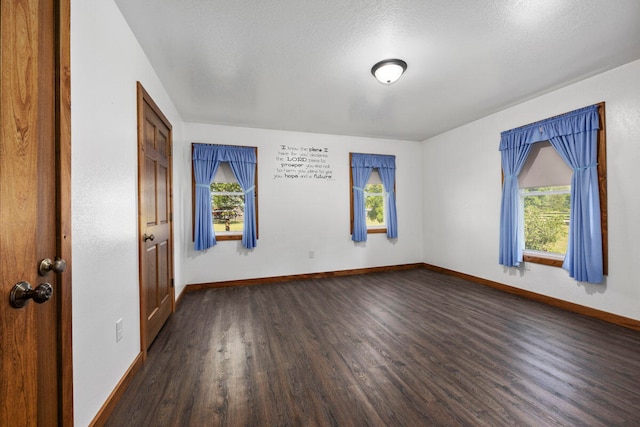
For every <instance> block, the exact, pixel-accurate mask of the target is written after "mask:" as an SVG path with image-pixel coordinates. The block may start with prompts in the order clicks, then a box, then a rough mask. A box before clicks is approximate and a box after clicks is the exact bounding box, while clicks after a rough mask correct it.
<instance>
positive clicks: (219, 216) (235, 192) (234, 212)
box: [211, 182, 244, 234]
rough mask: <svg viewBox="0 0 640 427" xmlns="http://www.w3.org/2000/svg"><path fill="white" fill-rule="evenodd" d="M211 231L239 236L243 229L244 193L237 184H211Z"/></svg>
mask: <svg viewBox="0 0 640 427" xmlns="http://www.w3.org/2000/svg"><path fill="white" fill-rule="evenodd" d="M211 202H212V203H211V207H212V214H213V230H214V232H215V233H216V234H225V233H231V234H241V233H242V230H243V228H244V192H243V191H242V188H241V187H240V184H238V183H237V182H214V183H212V184H211Z"/></svg>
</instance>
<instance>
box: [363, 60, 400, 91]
mask: <svg viewBox="0 0 640 427" xmlns="http://www.w3.org/2000/svg"><path fill="white" fill-rule="evenodd" d="M406 69H407V63H406V62H404V61H403V60H402V59H385V60H383V61H380V62H378V63H377V64H376V65H374V66H373V67H372V68H371V74H373V76H374V77H375V78H376V79H377V80H378V81H379V82H380V83H382V84H385V85H390V84H391V83H393V82H395V81H396V80H398V79H399V78H400V76H401V75H402V73H404V71H405V70H406Z"/></svg>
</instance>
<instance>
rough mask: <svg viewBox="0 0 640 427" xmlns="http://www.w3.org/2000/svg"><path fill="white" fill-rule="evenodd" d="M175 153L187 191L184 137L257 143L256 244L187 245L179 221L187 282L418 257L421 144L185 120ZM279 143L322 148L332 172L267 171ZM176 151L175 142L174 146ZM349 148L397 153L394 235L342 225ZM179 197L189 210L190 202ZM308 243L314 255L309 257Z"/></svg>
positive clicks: (187, 213)
mask: <svg viewBox="0 0 640 427" xmlns="http://www.w3.org/2000/svg"><path fill="white" fill-rule="evenodd" d="M184 132H185V133H184V141H185V144H184V146H183V147H182V161H178V160H177V157H178V153H176V161H175V162H174V167H175V168H176V173H180V174H182V176H181V177H180V180H181V181H182V182H183V184H184V186H183V188H181V189H180V190H179V191H180V192H181V193H183V194H189V195H190V194H191V187H190V186H191V160H190V154H191V144H190V143H191V142H202V143H216V144H229V145H248V146H256V147H258V186H259V231H260V236H259V239H258V246H257V248H255V249H253V250H252V251H246V250H244V249H243V248H242V246H241V244H240V242H239V241H222V242H218V244H217V245H216V246H214V247H213V248H210V249H208V250H206V251H195V250H193V242H192V241H191V234H192V231H191V230H192V228H191V227H192V224H191V221H185V222H184V223H183V224H182V227H183V229H182V234H183V235H184V236H188V238H185V239H184V240H183V242H182V244H183V247H182V248H181V251H183V252H184V253H185V254H186V257H187V258H186V259H185V260H184V268H183V271H184V276H183V277H182V278H181V281H182V282H184V283H188V284H193V283H207V282H217V281H225V280H236V279H247V278H261V277H270V276H281V275H293V274H302V273H313V272H325V271H336V270H348V269H356V268H365V267H374V266H384V265H397V264H407V263H414V262H422V247H421V244H422V242H421V240H420V238H419V236H420V235H421V227H422V225H421V220H420V216H421V212H420V201H419V197H420V194H421V191H422V189H421V179H420V174H421V167H420V154H421V144H420V143H416V142H407V141H396V140H383V139H373V138H355V137H347V136H333V135H322V134H313V133H300V132H286V131H274V130H264V129H249V128H238V127H229V126H215V125H203V124H194V123H185V128H184ZM281 144H284V145H290V146H294V147H307V148H308V147H312V146H313V147H316V148H327V149H328V154H329V156H330V157H329V158H330V164H331V167H332V170H333V172H334V176H335V179H333V180H302V179H274V174H275V172H276V167H277V163H278V162H277V161H276V155H277V151H278V149H279V147H280V145H281ZM176 151H178V148H177V147H176ZM349 152H364V153H375V154H393V155H395V156H396V167H397V174H396V187H397V200H396V203H397V211H398V224H399V226H398V228H399V238H398V239H397V240H389V239H387V237H386V235H384V234H373V235H372V234H370V235H369V236H368V240H367V242H366V244H355V243H354V242H352V241H351V236H350V231H349V191H350V189H349ZM186 202H187V203H183V204H182V209H183V212H181V216H182V217H183V218H191V202H190V201H189V200H187V201H186ZM310 251H313V252H314V253H315V257H314V258H313V259H311V258H309V252H310Z"/></svg>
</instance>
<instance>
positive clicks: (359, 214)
mask: <svg viewBox="0 0 640 427" xmlns="http://www.w3.org/2000/svg"><path fill="white" fill-rule="evenodd" d="M374 168H377V169H378V172H379V173H380V179H381V180H382V185H383V186H384V189H385V192H386V193H387V206H386V207H387V237H388V238H391V239H395V238H397V237H398V219H397V214H396V197H395V191H394V186H395V174H396V158H395V156H385V155H377V154H361V153H352V154H351V173H352V177H353V189H352V191H353V234H352V235H351V240H353V241H354V242H365V241H366V240H367V223H366V213H365V205H364V187H365V185H367V181H369V177H370V176H371V172H372V171H373V169H374Z"/></svg>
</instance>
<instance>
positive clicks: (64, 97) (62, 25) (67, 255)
mask: <svg viewBox="0 0 640 427" xmlns="http://www.w3.org/2000/svg"><path fill="white" fill-rule="evenodd" d="M56 33H57V34H56V36H57V43H56V44H57V52H56V55H55V56H56V59H55V60H56V64H55V65H56V66H55V68H56V79H55V82H56V86H57V87H56V88H55V89H56V91H55V93H56V106H55V110H56V118H55V123H56V139H57V141H56V181H57V191H56V204H57V206H56V212H57V213H56V215H57V218H56V224H57V227H58V230H57V232H56V249H57V252H58V256H59V257H60V258H62V259H64V260H66V261H67V269H66V271H65V272H64V273H63V274H60V275H59V277H58V288H59V298H58V304H59V306H58V354H59V362H58V363H59V365H58V380H59V392H58V395H59V403H58V405H59V406H58V416H59V420H60V425H61V426H73V347H72V344H73V340H72V331H73V321H72V300H71V295H72V280H71V277H72V276H71V270H72V268H71V267H72V262H71V1H70V0H58V1H57V9H56Z"/></svg>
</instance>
